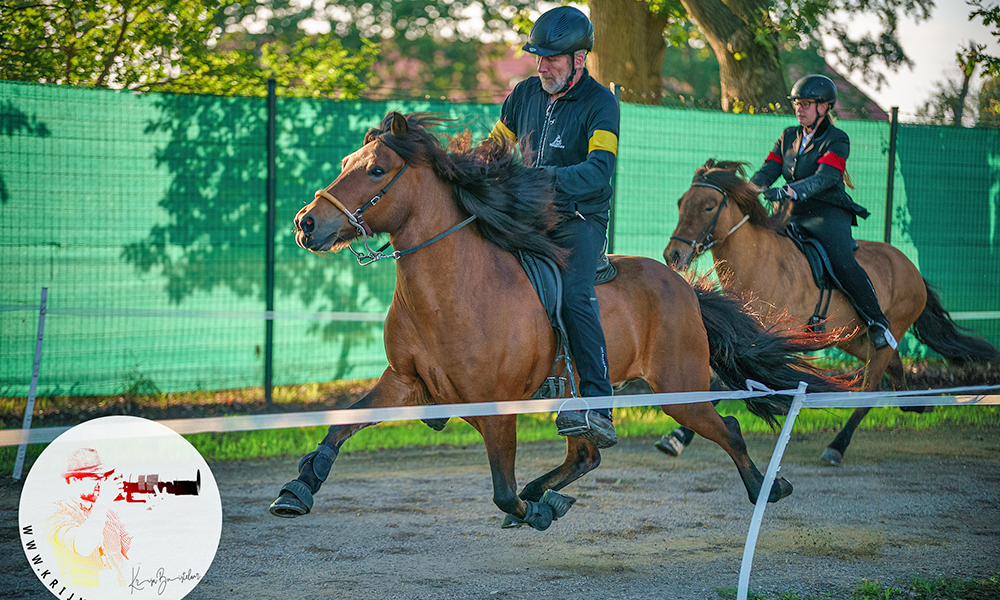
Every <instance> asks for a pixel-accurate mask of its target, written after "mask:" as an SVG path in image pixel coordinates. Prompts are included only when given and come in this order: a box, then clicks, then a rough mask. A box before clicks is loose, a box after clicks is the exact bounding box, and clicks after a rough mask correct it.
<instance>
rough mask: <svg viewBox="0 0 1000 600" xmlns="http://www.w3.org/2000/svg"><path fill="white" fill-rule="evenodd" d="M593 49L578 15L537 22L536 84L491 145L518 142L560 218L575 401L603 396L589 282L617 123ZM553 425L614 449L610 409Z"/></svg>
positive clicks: (589, 30) (602, 360)
mask: <svg viewBox="0 0 1000 600" xmlns="http://www.w3.org/2000/svg"><path fill="white" fill-rule="evenodd" d="M593 47H594V26H593V25H592V24H591V22H590V19H588V18H587V16H586V15H584V14H583V13H582V12H580V11H579V10H577V9H575V8H572V7H569V6H560V7H558V8H554V9H552V10H550V11H548V12H546V13H544V14H543V15H542V16H540V17H539V18H538V20H537V21H536V22H535V25H534V26H533V27H532V28H531V33H530V34H529V35H528V42H527V43H526V44H524V50H525V51H526V52H530V53H531V54H534V55H535V64H536V66H537V70H538V76H537V77H531V78H529V79H526V80H524V81H522V82H520V83H519V84H517V86H515V87H514V90H513V91H512V92H511V93H510V95H509V96H508V97H507V99H506V100H505V101H504V103H503V108H502V110H501V113H500V121H499V122H497V124H496V126H495V127H494V128H493V132H492V133H491V134H490V137H491V138H493V139H501V138H504V139H506V140H509V141H510V142H517V141H520V142H521V143H522V148H525V149H526V154H527V155H528V156H529V157H533V160H534V166H535V167H536V168H539V169H544V170H545V171H546V173H547V174H549V176H550V177H551V180H552V185H553V189H554V192H555V194H554V196H555V201H556V206H557V208H558V210H559V212H560V213H561V214H562V217H563V218H562V220H561V222H560V224H559V225H558V226H557V227H556V229H555V231H554V232H553V234H552V235H553V238H554V239H555V240H556V242H557V243H559V244H560V245H561V246H564V247H566V248H569V249H570V250H571V253H570V255H569V258H568V259H567V264H566V266H565V267H564V268H563V269H561V274H562V279H563V297H562V301H563V310H562V318H563V321H564V322H565V324H566V334H567V337H568V341H569V348H570V352H571V353H572V355H573V359H574V361H575V363H576V372H577V374H578V375H579V377H580V395H581V396H611V395H612V388H611V382H610V381H609V380H608V358H607V344H606V343H605V340H604V332H603V331H602V329H601V319H600V308H599V307H598V304H597V295H596V294H595V293H594V276H595V274H596V272H597V265H598V259H599V258H600V255H601V251H602V249H603V248H604V244H605V240H606V239H607V231H608V220H609V212H610V209H611V196H612V188H611V176H612V174H613V173H614V170H615V157H616V154H617V151H618V119H619V117H618V101H617V100H616V99H615V97H614V95H613V94H612V93H611V92H610V91H608V89H607V88H605V87H604V86H602V85H601V84H599V83H597V81H595V80H594V79H593V78H592V77H591V76H590V74H589V73H588V72H587V69H586V68H585V67H584V64H585V62H586V60H587V52H589V51H590V50H592V49H593ZM529 160H531V158H529ZM556 426H557V427H558V429H559V434H560V435H569V436H574V437H580V438H584V439H587V440H590V441H591V442H593V443H594V444H595V445H596V446H597V447H598V448H607V447H610V446H613V445H615V444H616V443H617V442H618V437H617V436H616V435H615V427H614V424H612V422H611V410H610V409H596V410H585V411H566V412H562V413H560V414H559V416H558V417H557V418H556Z"/></svg>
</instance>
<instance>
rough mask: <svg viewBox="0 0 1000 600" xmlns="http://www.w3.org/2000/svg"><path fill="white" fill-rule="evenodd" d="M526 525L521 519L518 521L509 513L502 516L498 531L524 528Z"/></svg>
mask: <svg viewBox="0 0 1000 600" xmlns="http://www.w3.org/2000/svg"><path fill="white" fill-rule="evenodd" d="M525 525H527V523H525V522H524V520H522V519H518V518H517V517H515V516H514V515H512V514H510V513H505V514H504V516H503V523H500V529H516V528H518V527H524V526H525Z"/></svg>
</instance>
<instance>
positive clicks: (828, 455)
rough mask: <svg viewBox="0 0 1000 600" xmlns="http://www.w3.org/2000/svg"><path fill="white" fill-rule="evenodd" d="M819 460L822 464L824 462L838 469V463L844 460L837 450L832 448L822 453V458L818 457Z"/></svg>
mask: <svg viewBox="0 0 1000 600" xmlns="http://www.w3.org/2000/svg"><path fill="white" fill-rule="evenodd" d="M820 459H822V460H823V462H825V463H826V464H828V465H833V466H834V467H839V466H840V461H842V460H844V455H843V454H841V453H840V451H838V450H834V449H833V448H827V449H826V450H824V451H823V456H820Z"/></svg>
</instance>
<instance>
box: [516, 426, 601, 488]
mask: <svg viewBox="0 0 1000 600" xmlns="http://www.w3.org/2000/svg"><path fill="white" fill-rule="evenodd" d="M600 464H601V452H600V450H598V449H597V446H594V445H593V444H591V443H589V442H587V441H585V440H582V439H580V438H574V437H567V438H566V460H564V461H563V463H562V464H561V465H559V466H558V467H556V468H555V469H552V470H551V471H549V472H548V473H546V474H545V475H542V476H541V477H539V478H538V479H536V480H534V481H532V482H531V483H529V484H528V485H526V486H524V489H523V490H521V493H520V494H519V496H520V497H521V499H522V500H533V501H535V502H538V501H539V500H541V498H542V495H543V494H544V493H545V492H546V490H556V491H558V490H561V489H563V488H564V487H566V486H567V485H569V484H571V483H573V482H574V481H576V480H577V479H579V478H581V477H583V476H584V475H586V474H587V473H589V472H591V471H593V470H594V469H596V468H597V467H598V466H599V465H600Z"/></svg>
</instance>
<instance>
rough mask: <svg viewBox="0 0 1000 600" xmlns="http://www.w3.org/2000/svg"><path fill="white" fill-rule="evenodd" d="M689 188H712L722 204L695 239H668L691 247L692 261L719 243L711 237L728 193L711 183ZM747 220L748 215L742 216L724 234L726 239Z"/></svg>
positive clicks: (727, 201) (675, 237) (726, 202)
mask: <svg viewBox="0 0 1000 600" xmlns="http://www.w3.org/2000/svg"><path fill="white" fill-rule="evenodd" d="M691 187H707V188H712V189H713V190H716V191H718V192H719V193H720V194H722V202H720V203H719V206H718V209H717V210H716V211H715V216H714V217H712V220H711V221H709V222H708V225H706V226H705V229H703V230H702V231H701V233H699V234H698V237H696V238H695V239H693V240H688V239H685V238H682V237H680V236H676V235H672V236H670V239H672V240H677V241H678V242H683V243H685V244H687V245H688V246H691V250H692V256H691V260H694V259H696V258H698V257H699V256H701V255H702V254H704V253H705V252H706V251H707V250H710V249H711V248H712V246H714V245H715V244H716V243H717V242H718V241H719V240H717V239H714V238H713V237H712V236H714V235H715V227H716V225H718V224H719V215H720V214H722V208H723V207H724V206H726V205H727V204H728V203H729V193H728V192H727V191H726V190H724V189H722V188H720V187H719V186H717V185H715V184H712V183H701V182H697V183H692V184H691ZM749 220H750V215H743V220H741V221H740V222H739V223H737V224H736V225H734V226H733V228H732V229H730V230H729V233H727V234H726V237H729V236H730V235H732V234H733V232H734V231H736V230H737V229H739V228H740V226H741V225H743V224H744V223H746V222H747V221H749Z"/></svg>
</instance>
